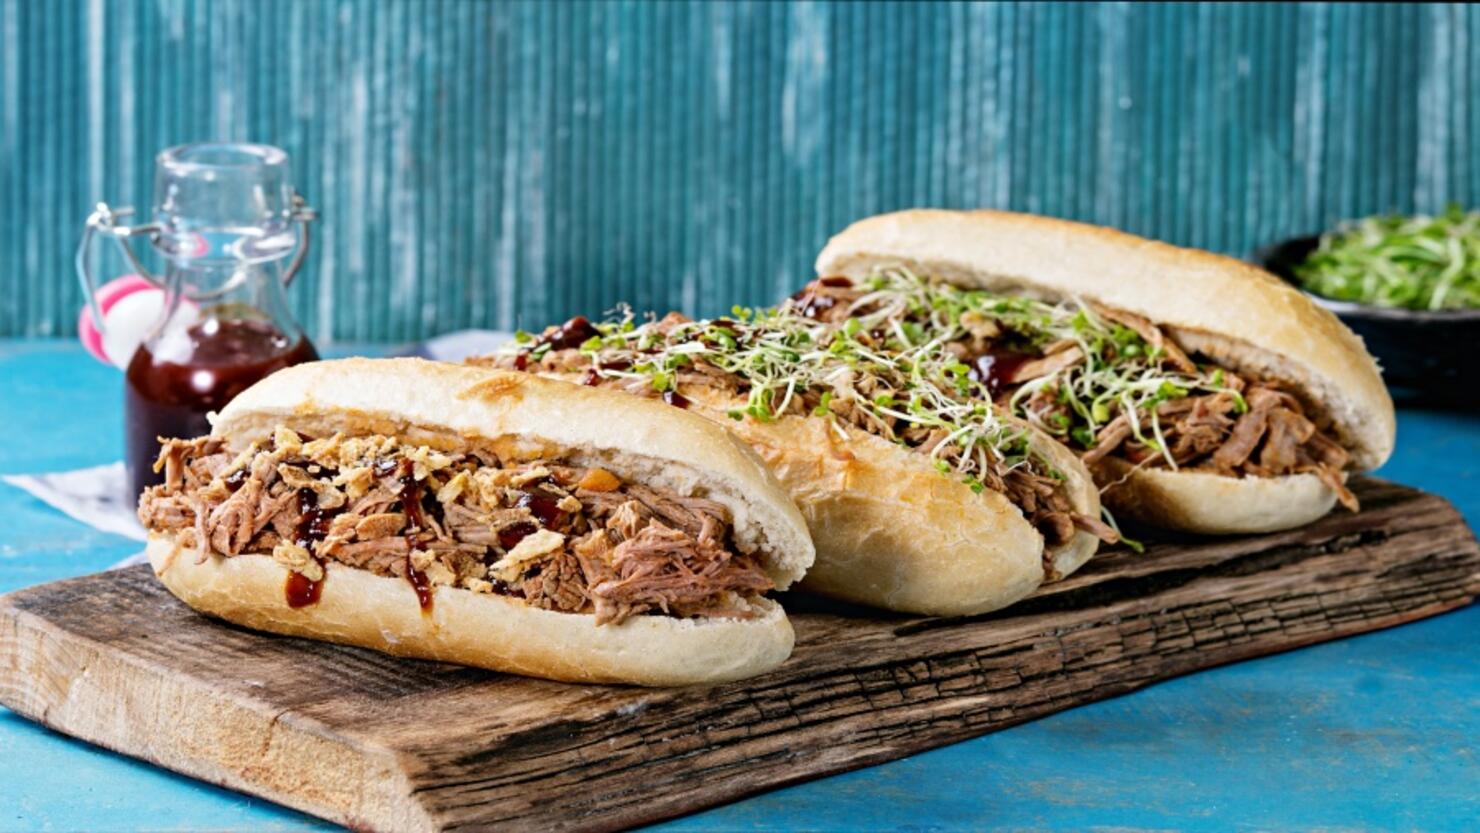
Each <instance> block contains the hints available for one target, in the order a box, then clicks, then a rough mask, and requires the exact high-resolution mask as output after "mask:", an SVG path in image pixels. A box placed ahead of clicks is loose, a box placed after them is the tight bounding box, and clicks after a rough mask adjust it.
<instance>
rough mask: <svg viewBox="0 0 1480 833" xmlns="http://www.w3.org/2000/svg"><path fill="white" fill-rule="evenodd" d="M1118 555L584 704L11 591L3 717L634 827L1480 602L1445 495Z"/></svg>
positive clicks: (160, 758) (368, 812) (1465, 537)
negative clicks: (1014, 590)
mask: <svg viewBox="0 0 1480 833" xmlns="http://www.w3.org/2000/svg"><path fill="white" fill-rule="evenodd" d="M1357 491H1358V493H1359V494H1360V495H1361V497H1362V501H1363V503H1364V505H1365V507H1366V508H1365V510H1364V511H1363V512H1362V513H1361V514H1358V515H1350V514H1345V513H1338V514H1333V515H1331V516H1329V517H1327V518H1326V519H1324V520H1323V521H1320V522H1319V523H1316V524H1314V525H1312V526H1310V527H1308V528H1305V529H1301V530H1296V531H1292V532H1287V533H1280V534H1274V535H1265V536H1259V537H1251V538H1240V539H1222V540H1211V541H1209V540H1201V541H1182V542H1175V543H1161V544H1157V545H1156V546H1154V547H1152V548H1151V549H1150V550H1148V552H1147V553H1146V554H1145V555H1135V554H1132V553H1128V552H1117V553H1112V554H1109V555H1108V556H1105V557H1101V558H1098V559H1096V560H1095V561H1093V562H1091V564H1090V565H1089V566H1088V567H1087V568H1086V569H1084V570H1083V571H1081V572H1080V573H1079V574H1077V575H1075V576H1073V577H1071V578H1070V579H1069V580H1067V581H1064V582H1062V583H1059V584H1056V585H1053V586H1051V587H1049V588H1047V589H1045V590H1043V591H1041V592H1039V593H1038V594H1037V595H1035V596H1033V597H1032V598H1029V599H1027V600H1025V601H1024V602H1022V603H1020V604H1018V605H1016V606H1015V607H1013V608H1011V609H1010V610H1007V611H1001V612H998V613H996V614H991V615H986V616H979V617H973V618H967V619H925V618H907V617H897V618H881V617H880V615H879V614H878V613H876V612H868V611H857V610H847V611H843V610H839V609H837V608H836V607H834V606H829V605H827V604H826V603H821V602H818V601H816V600H809V599H807V598H806V597H801V596H795V595H794V596H791V597H789V598H788V599H787V600H786V601H787V604H788V606H789V608H790V609H791V610H792V611H793V616H792V618H793V621H794V622H795V624H796V630H797V649H796V653H795V655H794V656H793V657H792V659H791V660H790V661H788V662H787V663H786V664H785V665H784V666H783V667H782V668H781V669H779V670H778V671H776V672H775V673H772V674H770V675H767V676H765V677H762V678H759V679H755V680H751V681H748V682H742V683H737V684H731V685H725V686H719V687H714V688H707V689H702V688H701V689H668V690H651V689H636V688H620V687H580V686H567V685H561V684H557V683H550V682H543V681H538V680H527V679H521V678H518V677H510V676H501V675H497V674H490V673H486V672H481V671H473V670H468V669H462V668H456V667H452V666H446V665H439V664H434V663H424V662H413V661H406V660H397V659H393V658H391V657H387V656H382V655H379V654H375V653H371V652H367V651H360V650H355V649H349V648H339V647H334V646H330V645H324V644H320V643H314V642H307V641H302V640H293V639H282V638H275V637H265V636H260V635H257V634H254V633H251V632H248V631H245V630H242V629H239V628H235V627H232V626H228V625H223V624H219V623H216V622H213V621H210V620H207V619H205V618H203V617H200V616H197V615H196V614H194V613H193V612H191V611H190V610H188V609H187V608H185V607H184V605H182V604H180V603H178V602H177V601H175V599H174V598H173V597H171V596H170V595H168V594H167V593H166V592H165V591H164V590H163V589H162V588H161V587H160V586H159V585H158V584H156V583H155V582H154V581H153V579H152V577H151V576H150V574H149V572H148V569H147V568H146V567H139V568H134V569H130V570H124V571H117V572H112V573H104V574H99V575H94V576H87V577H84V578H79V579H73V580H70V581H63V582H57V583H54V584H48V585H42V586H39V587H33V588H29V589H26V590H22V591H18V592H16V593H12V594H10V595H8V596H4V597H0V702H3V703H5V704H6V705H7V706H9V707H10V708H12V709H14V710H16V711H17V712H19V713H21V714H23V715H26V716H27V717H30V718H31V719H34V720H37V721H39V722H41V723H44V724H46V725H47V726H50V727H52V728H55V729H57V730H59V731H62V732H65V733H67V734H71V735H75V736H77V737H79V738H83V739H86V740H88V741H91V742H93V743H97V744H100V745H102V746H106V747H108V748H110V749H115V750H117V751H120V752H123V753H125V754H128V755H132V756H135V757H139V758H143V759H145V760H148V761H152V762H154V763H157V764H159V765H161V766H165V767H168V768H170V769H174V770H177V771H179V772H183V773H187V774H189V775H193V776H195V777H197V778H201V779H204V780H207V781H210V782H212V783H216V784H221V785H224V786H227V787H230V788H233V789H238V790H243V791H246V792H250V793H255V794H257V795H260V796H263V797H266V798H269V799H271V800H273V801H277V802H281V803H283V804H286V805H289V806H292V807H297V808H300V809H302V810H305V811H307V812H310V813H313V814H315V815H319V816H323V817H325V818H328V819H333V820H335V821H339V822H342V823H345V824H348V825H350V826H353V827H357V828H372V829H381V830H398V831H399V830H437V829H444V830H445V829H463V828H481V827H488V826H495V825H497V826H501V827H510V828H523V829H565V830H577V829H580V830H585V829H609V828H616V827H622V826H626V825H632V824H637V823H641V822H647V821H653V820H657V819H661V818H665V817H669V816H673V815H677V814H681V813H684V812H688V811H692V810H696V809H699V808H702V807H706V806H710V805H713V804H717V803H721V802H724V801H727V800H731V799H734V798H737V797H740V796H743V795H746V794H750V793H754V792H757V791H761V790H765V789H769V788H773V787H776V786H779V785H782V784H786V783H791V782H795V781H799V780H803V779H807V778H813V777H817V776H819V775H824V774H827V773H833V772H840V771H843V770H847V769H853V768H857V767H861V766H864V765H867V764H872V763H877V762H880V761H886V760H890V759H893V758H898V757H902V756H904V755H908V754H910V753H913V752H917V751H920V750H923V749H927V748H930V747H935V746H940V745H943V744H947V743H951V742H953V741H957V740H961V739H963V738H967V737H971V736H974V735H980V734H983V733H986V732H990V731H993V730H995V729H1000V728H1002V727H1004V726H1010V725H1012V724H1015V723H1020V722H1023V721H1025V720H1030V719H1033V718H1035V717H1039V716H1042V715H1045V714H1049V713H1052V712H1055V711H1059V710H1061V709H1065V708H1069V707H1071V706H1074V705H1078V704H1081V703H1087V702H1090V701H1093V700H1098V699H1101V698H1104V697H1109V696H1112V695H1115V694H1120V693H1123V692H1127V691H1131V690H1133V689H1136V688H1140V687H1142V686H1145V685H1147V684H1150V683H1152V682H1155V681H1157V680H1162V679H1166V678H1168V677H1172V676H1175V675H1178V674H1183V673H1187V672H1189V671H1195V670H1197V669H1200V668H1207V667H1209V666H1213V665H1219V664H1222V663H1227V662H1233V661H1237V660H1241V659H1246V658H1249V657H1255V656H1259V655H1262V654H1268V653H1272V652H1275V651H1283V650H1287V649H1290V648H1295V647H1298V646H1302V645H1308V644H1311V643H1314V642H1321V641H1324V640H1328V639H1335V638H1338V637H1341V636H1346V635H1349V634H1354V633H1360V632H1363V631H1370V630H1374V629H1377V628H1383V627H1388V626H1391V625H1396V624H1399V623H1401V622H1407V621H1410V620H1413V619H1418V618H1421V617H1425V616H1430V615H1433V614H1436V613H1439V612H1441V611H1445V610H1449V609H1452V608H1455V607H1459V606H1462V605H1464V604H1467V603H1469V602H1470V601H1471V600H1472V599H1473V598H1474V597H1475V595H1476V594H1477V591H1480V547H1477V545H1476V541H1475V538H1474V535H1473V533H1471V531H1470V530H1469V529H1468V528H1467V527H1466V526H1465V524H1464V521H1463V519H1462V518H1461V517H1460V516H1459V514H1458V513H1457V512H1456V511H1455V510H1454V509H1453V508H1452V507H1451V506H1450V505H1449V504H1448V503H1446V502H1445V501H1444V500H1443V499H1441V498H1438V497H1435V496H1433V495H1428V494H1424V493H1422V492H1418V491H1415V490H1413V489H1409V488H1406V487H1402V486H1395V485H1392V484H1388V483H1384V482H1382V481H1376V480H1364V481H1362V482H1361V483H1359V484H1358V488H1357Z"/></svg>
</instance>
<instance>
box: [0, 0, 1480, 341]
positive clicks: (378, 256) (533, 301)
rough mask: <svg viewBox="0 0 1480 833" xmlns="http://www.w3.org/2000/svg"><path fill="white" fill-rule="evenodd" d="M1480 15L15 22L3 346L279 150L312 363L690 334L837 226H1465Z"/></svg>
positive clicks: (88, 16)
mask: <svg viewBox="0 0 1480 833" xmlns="http://www.w3.org/2000/svg"><path fill="white" fill-rule="evenodd" d="M1477 39H1480V11H1476V10H1475V9H1467V8H1463V7H1458V6H1455V7H1450V6H1438V5H1427V6H1425V5H1413V6H1396V5H1367V6H1348V5H1331V6H1316V5H1310V6H1306V5H1260V6H1232V5H1217V6H1207V5H1202V6H1183V5H1157V6H1149V5H1148V6H1126V5H1115V4H1076V5H1070V4H1008V3H1004V4H996V5H975V6H964V5H929V4H867V5H863V4H860V5H819V4H810V3H797V4H792V5H782V4H773V3H713V4H699V3H694V4H681V3H661V4H660V3H642V4H635V3H552V4H547V3H513V4H504V3H491V2H488V3H484V2H453V1H452V0H424V1H423V2H412V1H411V0H398V1H396V2H355V1H353V0H344V2H328V0H195V1H194V2H191V1H190V0H158V1H157V2H153V1H150V2H145V1H144V0H138V1H137V2H125V1H124V0H118V1H117V2H113V0H46V2H32V0H0V159H3V162H4V164H3V167H0V335H47V334H62V333H67V332H70V331H71V329H72V327H73V322H74V318H75V315H76V311H77V309H78V307H79V305H80V303H81V298H80V294H79V290H78V288H77V286H76V282H75V280H74V278H73V276H72V271H71V255H72V251H73V248H74V245H75V241H76V237H77V233H78V229H79V226H80V223H81V222H82V219H83V217H84V216H85V215H86V214H87V212H88V209H89V206H90V204H91V203H92V202H93V201H94V200H96V199H99V198H107V199H109V200H111V201H116V202H128V201H133V202H137V203H147V201H148V187H149V177H150V167H151V158H152V155H153V153H154V152H155V151H157V150H158V149H160V148H162V147H165V146H168V145H171V144H175V143H179V142H186V141H196V140H207V139H216V140H253V141H261V142H269V143H273V144H278V145H281V146H283V147H285V148H286V149H288V150H289V152H290V153H291V154H292V155H293V157H294V159H295V160H296V163H297V168H298V177H299V179H300V182H301V190H302V191H303V192H304V193H305V194H306V195H307V196H308V197H309V198H310V200H311V201H312V202H313V203H314V204H315V205H316V206H318V207H319V208H320V209H321V210H322V212H323V215H324V218H325V219H324V221H323V222H322V224H321V228H320V230H321V232H322V234H321V237H320V245H319V248H318V252H317V255H316V256H315V257H314V258H313V259H312V264H311V266H310V268H309V269H308V271H307V273H306V274H305V276H304V277H303V278H302V279H301V280H300V281H299V282H298V283H297V284H296V285H295V286H294V288H293V295H294V303H295V305H296V306H295V309H297V310H298V311H299V313H300V316H301V318H302V319H303V320H304V322H305V323H306V324H307V325H308V326H309V328H310V331H311V332H312V333H313V334H314V336H315V337H316V338H318V339H319V340H320V341H321V342H328V341H332V340H347V339H380V340H401V339H409V338H413V337H418V336H423V335H428V334H431V333H435V332H441V331H446V330H450V329H455V328H459V327H465V326H498V327H510V326H514V325H523V326H538V325H540V324H542V323H544V322H547V321H549V320H552V319H557V318H560V317H563V316H566V315H568V314H570V313H573V312H576V311H584V312H600V311H601V310H603V309H605V308H607V307H609V306H611V305H612V304H614V303H615V302H617V301H621V300H627V301H631V302H633V303H635V304H637V305H638V306H640V307H644V308H668V307H677V308H682V309H684V310H687V311H690V312H695V313H700V314H706V313H713V312H716V311H718V310H721V309H726V308H728V307H729V305H730V304H731V303H733V302H735V301H743V302H765V301H769V300H772V299H774V298H775V297H777V296H778V295H780V294H781V293H783V292H786V291H789V290H790V289H792V288H793V287H794V286H796V285H797V284H798V282H799V281H801V280H803V278H804V276H806V275H807V273H808V270H809V264H810V262H811V258H812V256H813V254H814V253H815V252H816V251H817V249H818V248H819V247H820V246H821V244H822V242H823V241H824V239H825V238H826V236H827V235H828V234H829V233H831V232H833V231H835V230H836V229H838V228H840V227H841V226H842V225H844V224H845V223H846V222H847V221H848V220H850V219H852V218H855V217H858V216H862V215H865V214H870V213H874V212H878V211H884V210H888V209H892V208H899V207H903V206H910V205H924V204H930V205H945V206H1006V207H1012V208H1018V209H1026V210H1030V211H1040V212H1045V213H1049V214H1058V215H1064V216H1070V217H1077V218H1083V219H1089V220H1094V221H1098V222H1103V223H1108V224H1112V225H1116V226H1121V227H1124V228H1127V229H1130V230H1133V231H1136V232H1141V233H1145V234H1149V235H1154V236H1158V237H1163V238H1166V239H1169V240H1172V241H1175V242H1180V243H1186V244H1192V245H1198V246H1204V247H1208V248H1212V249H1217V250H1222V251H1227V252H1232V253H1244V252H1247V251H1248V250H1249V249H1250V248H1252V247H1253V246H1256V245H1258V244H1259V243H1261V242H1263V241H1266V240H1268V239H1270V238H1273V237H1278V236H1281V235H1286V234H1290V233H1295V232H1304V231H1308V230H1315V229H1318V228H1320V227H1322V226H1325V225H1327V224H1328V223H1330V222H1332V221H1334V220H1336V219H1338V218H1341V217H1347V216H1352V215H1357V214H1362V213H1368V212H1375V211H1382V210H1389V209H1397V210H1409V209H1414V208H1420V209H1432V208H1435V207H1438V206H1440V205H1442V203H1444V202H1445V201H1448V200H1457V201H1460V202H1464V203H1473V202H1475V198H1476V195H1477V190H1480V153H1477V152H1480V104H1477V102H1476V96H1477V94H1480V60H1477V58H1476V57H1475V55H1474V53H1473V52H1472V50H1471V49H1470V47H1469V44H1470V43H1471V42H1472V41H1476V40H1477Z"/></svg>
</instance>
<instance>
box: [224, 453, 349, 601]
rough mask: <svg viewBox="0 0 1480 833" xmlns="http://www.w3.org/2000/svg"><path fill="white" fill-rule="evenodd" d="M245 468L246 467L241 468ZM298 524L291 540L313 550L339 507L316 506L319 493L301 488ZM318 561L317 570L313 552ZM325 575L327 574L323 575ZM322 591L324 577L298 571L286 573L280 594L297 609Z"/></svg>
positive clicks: (321, 564)
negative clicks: (317, 578) (316, 577)
mask: <svg viewBox="0 0 1480 833" xmlns="http://www.w3.org/2000/svg"><path fill="white" fill-rule="evenodd" d="M244 470H245V469H244ZM298 511H299V513H300V516H299V518H298V526H297V528H296V529H294V531H293V543H295V544H297V545H298V546H300V547H303V548H304V549H306V550H308V551H309V552H310V553H312V552H313V545H314V544H315V543H316V542H319V541H322V540H324V536H326V535H328V534H329V524H330V523H332V522H333V520H334V516H335V515H338V514H339V513H340V512H341V511H343V510H342V509H325V508H323V507H321V506H319V498H318V495H316V494H314V493H313V491H312V490H310V489H300V490H299V492H298ZM313 559H314V560H315V561H318V562H319V567H320V570H321V571H322V568H323V564H324V562H323V560H322V559H320V558H319V557H318V556H313ZM325 577H326V578H327V575H326V576H325ZM323 592H324V579H322V578H321V579H319V580H317V581H315V580H313V579H311V578H309V577H308V576H305V575H304V574H302V573H299V572H291V573H288V581H287V583H286V584H285V585H284V586H283V595H285V596H286V597H287V600H288V607H291V608H294V609H297V608H301V607H308V606H309V605H313V604H318V601H319V597H320V596H321V595H323Z"/></svg>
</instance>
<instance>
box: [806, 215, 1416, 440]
mask: <svg viewBox="0 0 1480 833" xmlns="http://www.w3.org/2000/svg"><path fill="white" fill-rule="evenodd" d="M890 266H904V267H906V268H908V269H910V270H912V271H915V272H918V273H919V274H921V275H924V276H929V277H935V278H940V279H942V280H947V281H950V282H951V283H954V284H958V285H960V286H966V287H972V288H979V289H988V290H993V291H1021V292H1023V293H1024V294H1030V295H1034V296H1037V297H1042V298H1045V299H1048V300H1059V299H1063V298H1068V297H1077V298H1082V299H1085V300H1093V301H1097V302H1099V303H1102V304H1105V305H1106V306H1110V307H1115V308H1117V309H1122V310H1126V311H1128V312H1133V313H1136V314H1138V315H1142V316H1145V317H1146V318H1149V319H1150V320H1152V321H1153V322H1155V323H1157V324H1160V325H1162V326H1165V327H1167V328H1169V331H1170V334H1171V336H1172V337H1173V338H1175V339H1176V340H1177V342H1178V343H1179V344H1180V345H1182V346H1183V347H1185V348H1187V349H1188V350H1193V351H1200V352H1202V353H1204V354H1206V355H1208V356H1210V357H1211V358H1213V359H1215V360H1217V361H1219V362H1221V363H1223V364H1225V365H1227V366H1228V367H1229V368H1230V369H1232V370H1235V371H1239V370H1242V371H1248V372H1252V373H1256V374H1259V375H1261V376H1266V377H1272V378H1277V379H1280V380H1282V381H1285V382H1288V383H1289V384H1290V385H1291V386H1292V387H1293V388H1294V389H1295V390H1296V391H1297V392H1298V393H1299V394H1300V395H1301V397H1302V398H1303V399H1304V400H1305V401H1306V402H1307V403H1308V404H1309V405H1310V406H1311V407H1312V408H1313V409H1314V411H1315V412H1317V413H1324V414H1325V415H1327V416H1329V417H1330V418H1331V420H1332V423H1333V427H1334V428H1335V430H1336V433H1337V436H1338V438H1340V440H1341V441H1342V443H1343V444H1344V445H1346V446H1347V447H1348V448H1349V449H1351V451H1352V462H1353V465H1354V467H1355V468H1357V469H1359V470H1366V469H1372V468H1376V467H1377V466H1380V465H1382V463H1383V462H1384V461H1386V460H1387V458H1388V456H1389V455H1391V454H1392V451H1393V440H1394V435H1395V432H1396V424H1397V423H1396V418H1395V416H1394V414H1393V402H1392V399H1391V398H1390V397H1389V395H1388V392H1387V388H1386V387H1384V386H1383V383H1382V377H1381V376H1380V375H1379V373H1378V370H1377V363H1376V362H1375V361H1374V360H1373V358H1372V356H1370V355H1369V354H1368V353H1367V351H1366V349H1365V348H1364V347H1363V346H1362V341H1361V339H1359V338H1358V337H1357V336H1356V335H1355V334H1354V333H1352V331H1351V330H1349V329H1347V328H1346V326H1345V325H1343V324H1342V323H1341V322H1340V321H1339V320H1337V318H1336V316H1334V315H1332V314H1331V313H1330V312H1329V311H1327V310H1325V309H1323V308H1322V307H1320V306H1319V305H1317V304H1316V303H1315V302H1314V301H1312V300H1311V299H1310V298H1308V297H1306V296H1305V295H1303V294H1301V293H1300V292H1298V291H1297V290H1296V289H1295V288H1293V287H1291V286H1289V285H1288V284H1286V283H1284V282H1283V281H1281V280H1279V279H1278V278H1276V277H1274V276H1273V275H1270V274H1269V273H1267V272H1264V271H1262V270H1260V269H1257V268H1255V267H1253V266H1250V265H1249V264H1247V263H1244V262H1242V261H1239V260H1235V259H1233V258H1229V257H1224V256H1222V255H1215V254H1211V253H1209V252H1203V251H1198V250H1196V249H1183V248H1179V247H1177V246H1171V245H1168V244H1166V243H1158V242H1156V241H1153V240H1147V239H1144V238H1141V237H1136V236H1134V235H1131V234H1126V233H1123V232H1119V231H1115V230H1113V229H1108V228H1102V227H1100V226H1092V225H1086V224H1084V223H1075V222H1069V221H1066V220H1057V219H1053V218H1050V217H1038V216H1034V215H1031V214H1015V213H1011V212H1006V211H940V210H930V209H921V210H914V211H900V212H896V213H893V214H881V215H879V216H877V217H869V218H868V219H865V220H860V221H859V222H856V223H854V224H853V225H851V226H849V227H848V228H846V229H844V230H843V231H842V232H841V233H840V234H838V235H837V236H836V237H834V238H833V239H832V240H830V241H828V244H827V247H826V248H824V249H823V250H822V253H821V254H820V255H818V257H817V272H818V274H821V275H848V276H850V277H854V278H859V277H864V276H867V275H868V274H870V273H872V272H874V271H875V270H877V269H880V268H887V267H890Z"/></svg>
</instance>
